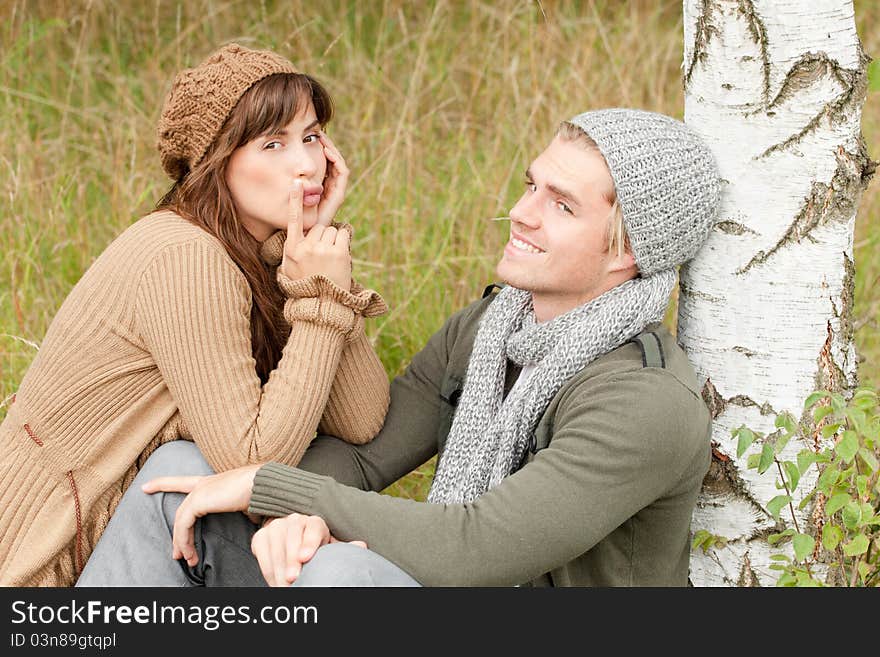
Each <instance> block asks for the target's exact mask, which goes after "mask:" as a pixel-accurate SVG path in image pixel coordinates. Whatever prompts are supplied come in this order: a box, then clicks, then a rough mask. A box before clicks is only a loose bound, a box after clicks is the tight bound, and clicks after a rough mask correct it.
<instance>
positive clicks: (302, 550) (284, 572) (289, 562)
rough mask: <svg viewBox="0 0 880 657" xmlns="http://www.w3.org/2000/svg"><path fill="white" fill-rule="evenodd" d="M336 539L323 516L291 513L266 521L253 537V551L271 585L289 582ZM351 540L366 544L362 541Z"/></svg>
mask: <svg viewBox="0 0 880 657" xmlns="http://www.w3.org/2000/svg"><path fill="white" fill-rule="evenodd" d="M336 542H337V541H336V539H335V538H333V537H332V536H331V535H330V529H329V528H328V527H327V523H326V522H324V519H323V518H321V517H319V516H304V515H300V514H299V513H292V514H291V515H289V516H285V517H283V518H274V519H273V520H271V521H269V522H267V523H266V524H265V525H263V528H262V529H260V530H259V531H258V532H257V533H256V534H254V537H253V539H252V540H251V552H253V553H254V556H255V557H256V558H257V562H258V563H259V564H260V572H262V573H263V577H264V578H265V579H266V582H267V583H268V584H269V586H290V585H291V584H292V583H293V582H295V581H296V579H297V577H299V574H300V571H301V570H302V565H303V564H304V563H306V562H307V561H308V560H309V559H311V558H312V557H313V556H314V555H315V552H316V551H317V549H318V548H319V547H321V546H322V545H326V544H327V543H336ZM351 543H352V544H353V545H357V546H360V547H363V548H365V547H367V544H366V543H364V542H363V541H351Z"/></svg>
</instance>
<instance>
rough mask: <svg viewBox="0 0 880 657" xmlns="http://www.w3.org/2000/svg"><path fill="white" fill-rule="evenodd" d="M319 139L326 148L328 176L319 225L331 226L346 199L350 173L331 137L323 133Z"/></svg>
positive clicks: (319, 214) (320, 208) (325, 180)
mask: <svg viewBox="0 0 880 657" xmlns="http://www.w3.org/2000/svg"><path fill="white" fill-rule="evenodd" d="M319 138H320V140H321V144H322V145H323V146H324V157H326V158H327V175H326V176H325V177H324V195H323V197H322V198H321V202H320V203H318V223H319V224H321V225H322V226H329V225H330V223H331V222H332V221H333V218H334V217H335V216H336V213H337V212H339V208H340V206H341V205H342V201H343V200H344V199H345V189H346V187H347V186H348V176H349V173H350V172H349V170H348V165H346V164H345V160H344V159H343V157H342V153H340V152H339V149H338V148H336V146H335V145H334V144H333V142H332V141H330V137H328V136H327V135H326V134H324V132H323V131H321V133H320V137H319Z"/></svg>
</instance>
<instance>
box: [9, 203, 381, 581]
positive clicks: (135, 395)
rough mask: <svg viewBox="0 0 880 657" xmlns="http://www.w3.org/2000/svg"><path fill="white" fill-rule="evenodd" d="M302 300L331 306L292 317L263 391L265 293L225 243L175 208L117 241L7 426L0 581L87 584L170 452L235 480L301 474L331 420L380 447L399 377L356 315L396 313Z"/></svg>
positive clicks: (75, 295) (29, 378)
mask: <svg viewBox="0 0 880 657" xmlns="http://www.w3.org/2000/svg"><path fill="white" fill-rule="evenodd" d="M306 287H308V286H306ZM300 292H301V294H302V296H300V297H298V298H293V297H292V300H289V301H288V302H287V303H288V304H291V305H293V306H295V305H296V304H297V303H311V302H313V301H315V300H318V301H319V304H318V306H319V307H318V310H317V312H316V313H311V314H309V315H308V317H306V316H305V315H304V314H301V313H286V314H287V315H288V316H289V317H290V319H291V334H290V338H289V340H288V342H287V345H286V346H285V348H284V352H283V356H282V358H281V360H280V362H279V364H278V366H277V368H276V369H275V370H274V371H273V372H272V374H271V375H270V377H269V380H268V381H267V382H266V384H265V385H262V386H261V383H260V380H259V378H258V377H257V374H256V371H255V364H254V360H253V357H252V354H251V332H250V308H251V296H250V289H249V288H248V285H247V282H246V281H245V278H244V276H243V275H242V274H241V272H240V271H239V270H238V268H237V267H236V266H235V264H234V263H233V262H232V260H231V259H230V258H229V256H228V255H227V254H226V252H225V251H224V249H223V247H222V246H221V245H220V244H219V242H217V241H216V240H215V239H214V238H213V237H211V236H210V235H208V234H207V233H206V232H204V231H203V230H201V229H200V228H198V227H196V226H194V225H192V224H190V223H188V222H186V221H185V220H183V219H181V218H180V217H178V216H176V215H174V214H172V213H167V212H166V213H156V214H154V215H151V216H148V217H145V218H144V219H142V220H140V221H138V222H137V223H135V224H134V225H132V226H131V227H130V228H129V229H128V230H126V231H125V232H124V233H123V234H122V235H121V236H120V237H119V238H117V240H115V241H114V242H113V243H112V244H111V245H110V246H109V247H108V248H107V249H106V250H105V252H104V253H103V254H102V255H101V256H100V257H99V258H98V259H97V261H96V262H95V263H94V264H93V265H92V266H91V267H90V268H89V270H88V271H87V272H86V273H85V274H84V276H83V277H82V279H81V280H80V281H79V283H77V285H76V286H75V287H74V289H73V290H72V291H71V293H70V295H69V296H68V297H67V299H66V300H65V302H64V304H63V305H62V307H61V309H60V310H59V311H58V313H57V315H56V317H55V319H54V320H53V322H52V324H51V326H50V327H49V330H48V331H47V333H46V336H45V338H44V340H43V342H42V345H41V347H40V350H39V352H38V353H37V356H36V358H35V359H34V362H33V363H32V364H31V367H30V368H29V369H28V371H27V373H26V374H25V376H24V379H23V380H22V382H21V385H20V387H19V389H18V391H17V394H16V398H15V402H14V403H13V404H12V405H11V406H10V408H9V412H8V415H7V417H6V418H5V420H4V421H3V424H2V425H0V441H2V445H3V456H2V460H0V501H2V506H0V583H2V584H5V585H70V584H72V583H73V582H74V581H75V578H76V576H77V574H78V572H79V570H80V569H81V567H82V564H83V563H84V561H85V560H87V559H88V557H89V554H90V553H91V550H92V548H93V547H94V545H95V543H96V542H97V540H98V538H99V537H100V535H101V532H102V531H103V529H104V527H105V526H106V524H107V521H108V520H109V517H110V514H111V513H112V512H113V510H114V509H115V507H116V504H117V503H118V501H119V498H120V497H121V496H122V494H123V492H124V491H125V489H126V488H127V487H128V485H129V484H130V483H131V480H132V479H133V478H134V475H135V474H136V472H137V470H138V468H139V467H140V466H141V465H142V464H143V462H144V460H145V459H146V457H147V456H148V455H149V453H150V452H152V450H154V449H155V448H156V447H157V446H158V445H160V444H161V443H163V442H166V441H168V440H174V439H177V438H187V439H192V440H195V442H196V443H197V444H198V445H199V448H200V449H201V451H202V453H203V454H204V455H205V458H206V459H207V460H208V462H209V463H210V464H211V466H212V467H213V468H214V469H215V470H217V471H222V470H227V469H230V468H235V467H238V466H241V465H244V464H247V463H254V462H261V461H269V460H275V461H280V462H283V463H286V464H291V465H293V464H296V463H298V462H299V460H300V458H301V457H302V454H303V452H304V451H305V449H306V447H307V446H308V444H309V442H310V441H311V440H312V438H313V437H314V435H315V430H316V427H318V426H319V422H320V425H321V427H322V430H330V431H332V432H333V433H334V434H335V435H337V436H339V437H341V438H343V439H346V440H350V441H351V442H355V443H362V442H365V441H367V440H369V439H370V438H371V437H372V436H373V435H375V433H376V432H377V431H378V430H379V428H381V425H382V420H383V418H384V414H385V411H386V410H387V405H388V379H387V376H386V374H385V371H384V369H383V368H382V364H381V362H380V361H379V360H378V358H377V357H376V355H375V353H374V352H373V350H372V348H371V347H370V344H369V340H368V339H367V337H366V335H365V334H364V333H363V329H362V328H359V327H362V323H361V324H359V323H358V322H356V321H355V315H357V314H358V311H356V310H355V309H353V308H352V307H350V306H348V305H346V304H350V303H353V300H355V301H356V303H355V304H354V305H357V304H361V305H363V301H364V299H367V298H368V299H369V300H370V301H369V303H368V304H367V305H369V304H373V305H374V306H375V305H378V306H381V307H384V303H382V302H381V299H380V298H379V297H378V295H376V294H375V293H374V292H371V291H362V292H361V293H360V296H358V295H355V294H351V293H347V292H343V291H342V290H340V289H338V288H337V289H336V290H333V291H331V290H329V289H327V288H326V287H321V285H317V286H316V287H315V288H314V290H311V289H305V288H303V289H300ZM312 292H314V294H316V295H317V296H306V295H308V294H311V293H312ZM331 297H332V298H331ZM365 307H366V306H365ZM358 330H359V331H360V333H359V334H357V335H354V336H353V335H351V334H352V332H353V331H358ZM347 341H348V342H347ZM322 416H324V417H323V418H322ZM74 489H75V492H74ZM77 502H78V504H77ZM77 511H78V512H79V526H80V530H79V531H77V525H78V523H77Z"/></svg>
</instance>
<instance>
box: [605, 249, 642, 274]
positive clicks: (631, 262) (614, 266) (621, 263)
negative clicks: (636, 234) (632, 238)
mask: <svg viewBox="0 0 880 657" xmlns="http://www.w3.org/2000/svg"><path fill="white" fill-rule="evenodd" d="M628 269H632V270H633V276H635V273H636V271H637V267H636V259H635V257H634V256H633V254H632V253H630V251H629V249H627V250H625V251H624V252H623V253H622V254H620V255H617V254H614V255H613V256H612V257H611V261H610V262H609V263H608V271H609V272H617V271H621V272H622V271H626V270H628Z"/></svg>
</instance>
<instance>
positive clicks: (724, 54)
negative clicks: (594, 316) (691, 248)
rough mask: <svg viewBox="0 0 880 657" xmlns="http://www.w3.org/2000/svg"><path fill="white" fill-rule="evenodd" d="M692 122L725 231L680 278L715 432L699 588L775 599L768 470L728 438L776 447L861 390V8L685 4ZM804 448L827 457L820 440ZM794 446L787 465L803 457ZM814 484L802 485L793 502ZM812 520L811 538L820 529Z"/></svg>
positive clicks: (787, 2) (831, 0)
mask: <svg viewBox="0 0 880 657" xmlns="http://www.w3.org/2000/svg"><path fill="white" fill-rule="evenodd" d="M684 36H685V38H684V43H685V47H684V50H685V52H684V80H685V121H686V122H687V123H688V124H689V125H690V126H691V127H692V128H694V129H696V130H697V131H698V132H699V133H700V134H702V135H703V136H704V137H705V138H706V139H707V141H708V142H709V144H710V145H711V146H712V149H713V151H714V153H715V155H716V157H717V159H718V163H719V167H720V169H721V176H722V178H723V179H724V180H725V185H724V190H725V191H724V195H723V199H724V200H723V206H722V210H721V216H720V217H719V221H720V223H719V224H718V226H717V227H716V229H715V230H714V231H713V232H712V235H711V236H710V238H709V241H708V243H707V245H706V247H705V248H704V249H703V250H702V251H701V252H700V254H699V255H698V257H697V258H696V259H695V260H694V261H693V262H692V263H690V264H689V266H687V267H685V268H682V271H681V277H680V294H679V314H678V339H679V342H680V343H681V345H682V347H683V348H684V349H685V350H686V352H687V353H688V355H689V357H690V359H691V362H692V363H693V364H694V367H695V368H696V370H697V372H698V374H699V375H700V377H701V380H703V381H705V384H704V387H703V396H704V398H705V399H706V400H707V403H709V405H710V408H711V409H712V414H713V417H714V429H713V459H712V466H711V469H710V472H709V474H708V475H707V477H706V479H705V481H704V484H703V491H702V494H701V497H700V500H699V502H698V505H697V509H696V511H695V513H694V518H693V530H694V531H697V530H700V529H706V530H707V531H709V532H711V533H712V534H716V535H719V536H723V537H725V538H726V539H727V540H728V542H727V545H726V546H723V547H722V546H716V547H714V548H711V549H709V551H708V553H704V552H703V550H702V549H701V548H697V549H695V550H693V551H692V554H691V581H692V582H693V584H694V585H696V586H721V585H740V586H743V585H746V586H748V585H762V586H767V585H773V584H775V581H776V575H775V572H774V571H772V570H769V569H768V566H769V565H770V563H771V561H770V559H769V556H770V547H769V545H768V544H767V541H766V536H767V535H768V534H769V533H771V532H775V531H780V530H781V529H782V528H783V527H784V526H786V525H781V524H778V523H777V522H776V521H774V519H773V518H772V516H771V515H770V514H769V513H768V512H767V510H766V508H765V504H766V503H767V502H768V501H769V500H770V499H771V498H773V497H774V496H776V495H778V494H779V492H780V491H779V490H777V489H776V486H775V481H776V478H775V477H774V476H773V472H772V471H769V470H768V471H767V472H765V473H764V474H762V475H759V474H757V473H756V471H754V470H748V469H747V468H746V464H745V456H744V457H743V458H742V459H737V458H736V444H735V443H734V441H733V439H732V438H731V430H732V429H734V428H736V427H739V426H740V425H743V424H745V425H746V426H748V427H750V428H752V429H754V430H758V431H762V432H765V433H767V434H770V433H772V432H773V431H774V424H773V422H774V420H775V416H776V414H777V413H779V412H782V411H785V410H788V411H790V412H792V413H793V415H794V416H795V417H801V415H802V412H803V402H804V399H805V398H806V397H807V395H809V393H811V392H812V391H813V390H816V389H820V388H828V389H831V390H836V391H847V390H850V389H852V388H853V387H854V386H855V385H856V354H855V349H854V345H853V324H852V302H853V272H854V268H853V259H852V251H853V229H854V225H855V212H856V206H857V204H858V200H859V197H860V195H861V192H862V190H863V189H864V187H865V185H866V184H867V180H868V178H869V177H870V175H871V173H872V172H873V166H874V163H872V162H871V161H870V159H869V157H868V155H867V152H866V148H865V144H864V141H863V140H862V137H861V133H860V122H861V110H862V106H863V104H864V101H865V95H866V87H867V79H866V78H867V76H866V66H867V62H868V58H867V57H866V56H865V54H864V52H863V51H862V47H861V43H860V42H859V38H858V35H857V34H856V26H855V18H854V12H853V3H852V0H811V1H810V2H805V1H804V0H684ZM807 442H809V443H810V445H809V446H811V447H813V448H814V449H815V448H818V447H819V444H818V438H815V437H814V438H812V439H810V440H808V441H807ZM804 446H805V445H804V442H803V441H797V440H794V439H793V440H792V441H791V442H790V443H789V444H788V446H787V447H786V448H785V450H784V451H783V453H782V455H781V458H784V459H793V458H794V457H795V455H796V454H797V452H798V451H800V450H801V449H803V448H804ZM814 482H815V478H813V480H812V481H804V483H802V484H801V487H800V489H799V490H803V489H804V488H805V487H811V486H812V484H813V483H814ZM813 511H814V510H813V509H811V508H809V507H807V508H806V509H804V510H803V511H802V512H799V513H801V517H800V518H798V522H799V524H800V527H801V530H802V531H804V529H803V528H804V527H813V530H812V531H815V527H816V524H817V523H818V522H820V521H819V518H820V517H821V509H819V510H818V513H816V514H815V515H816V518H813Z"/></svg>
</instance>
